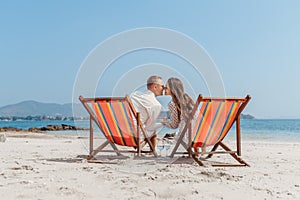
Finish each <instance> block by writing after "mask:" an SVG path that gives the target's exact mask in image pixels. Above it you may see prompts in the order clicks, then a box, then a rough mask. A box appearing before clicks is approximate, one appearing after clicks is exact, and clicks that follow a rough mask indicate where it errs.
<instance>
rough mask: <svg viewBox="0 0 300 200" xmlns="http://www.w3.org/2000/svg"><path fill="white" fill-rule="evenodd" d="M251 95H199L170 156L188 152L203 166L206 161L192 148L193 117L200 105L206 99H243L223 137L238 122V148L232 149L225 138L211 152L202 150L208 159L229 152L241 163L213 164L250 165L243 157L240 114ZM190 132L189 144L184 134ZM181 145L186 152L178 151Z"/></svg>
mask: <svg viewBox="0 0 300 200" xmlns="http://www.w3.org/2000/svg"><path fill="white" fill-rule="evenodd" d="M250 99H251V97H250V95H247V96H246V97H245V98H206V97H203V96H202V95H201V94H200V95H199V96H198V98H197V101H196V104H195V106H194V109H193V111H192V114H191V116H190V118H189V120H188V123H186V125H185V127H184V129H183V130H182V132H181V133H179V134H180V135H179V138H178V141H177V143H176V145H175V147H174V149H173V151H172V153H171V155H170V157H174V155H175V154H188V155H189V157H193V159H194V160H195V161H196V162H197V163H198V164H199V165H200V166H203V165H204V163H203V162H202V161H201V160H200V159H199V157H198V155H196V153H195V152H194V151H193V150H192V142H193V141H192V128H191V121H192V119H193V116H194V115H195V113H196V111H197V109H198V106H199V105H200V103H201V102H203V101H205V100H240V101H242V104H241V105H240V107H239V109H238V111H237V114H236V115H235V118H234V121H233V122H232V124H231V125H230V127H229V128H228V131H227V133H226V134H225V136H224V137H223V139H224V138H225V137H226V135H227V134H228V132H229V130H230V129H231V128H232V126H233V124H234V123H235V124H236V150H235V151H233V150H231V149H230V148H229V147H228V146H227V145H225V144H224V142H223V139H222V140H221V141H219V142H218V143H216V144H214V146H213V148H212V149H211V151H210V152H202V153H201V154H208V156H207V157H206V159H208V158H211V157H212V156H213V155H214V154H229V155H231V156H232V157H233V158H234V159H235V160H236V161H238V163H239V164H213V165H212V166H250V165H249V164H248V163H246V162H245V161H244V160H242V158H241V127H240V115H241V113H242V111H243V110H244V108H245V107H246V105H247V104H248V102H249V101H250ZM186 133H188V144H187V143H186V142H184V141H183V137H184V135H185V134H186ZM179 145H182V146H183V147H184V149H185V150H186V152H177V150H178V147H179ZM218 147H222V148H223V150H225V151H216V150H217V149H218Z"/></svg>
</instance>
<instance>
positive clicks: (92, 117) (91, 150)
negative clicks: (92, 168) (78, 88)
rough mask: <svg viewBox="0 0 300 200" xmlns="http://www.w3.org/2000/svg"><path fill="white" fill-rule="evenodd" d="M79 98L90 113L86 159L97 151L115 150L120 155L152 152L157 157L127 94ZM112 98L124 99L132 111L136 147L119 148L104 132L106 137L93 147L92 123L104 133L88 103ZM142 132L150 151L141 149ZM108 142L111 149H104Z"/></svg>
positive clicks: (89, 159) (93, 156) (90, 157)
mask: <svg viewBox="0 0 300 200" xmlns="http://www.w3.org/2000/svg"><path fill="white" fill-rule="evenodd" d="M79 100H80V101H81V103H82V104H83V106H84V107H85V109H86V110H87V112H88V113H89V115H90V135H89V155H88V156H87V160H88V161H91V159H93V158H94V159H95V155H96V154H98V153H99V152H115V153H116V154H117V155H121V153H136V154H137V155H138V156H140V155H141V153H153V155H154V156H155V157H157V153H156V151H155V147H154V146H153V144H152V143H151V141H150V138H149V137H148V135H147V132H146V130H145V129H144V127H143V124H142V122H141V120H140V113H139V112H136V111H135V108H134V106H133V104H132V102H131V101H130V98H129V97H128V95H126V96H125V97H103V98H84V97H82V96H80V97H79ZM112 100H119V101H126V102H127V103H128V105H129V107H130V110H131V112H132V113H133V116H134V118H135V120H136V123H137V124H136V128H137V146H136V148H133V149H132V150H119V149H118V148H117V146H116V144H115V143H113V142H111V141H110V140H108V138H107V137H106V135H105V134H103V135H104V136H105V137H106V141H105V142H104V143H102V144H101V145H100V146H98V147H97V148H96V149H94V123H95V124H96V125H97V126H98V127H99V129H100V131H102V132H103V133H104V131H103V130H102V128H101V125H100V123H99V121H98V118H97V116H96V115H95V113H94V112H93V110H92V108H91V107H90V106H89V105H88V104H89V103H91V102H96V101H112ZM141 132H142V134H143V136H144V138H145V140H144V141H145V142H146V143H148V144H149V147H150V151H142V145H141V143H142V142H141V141H140V140H141V137H140V134H141ZM108 144H110V145H111V147H112V148H113V150H104V148H105V147H106V146H107V145H108Z"/></svg>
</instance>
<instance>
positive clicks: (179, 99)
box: [162, 78, 205, 156]
mask: <svg viewBox="0 0 300 200" xmlns="http://www.w3.org/2000/svg"><path fill="white" fill-rule="evenodd" d="M165 95H170V96H171V97H172V100H171V101H170V102H169V104H168V108H169V111H170V121H167V120H164V121H163V122H162V124H163V125H165V126H167V127H168V128H172V129H176V128H178V127H179V132H182V130H183V128H184V126H185V124H186V123H187V121H188V120H189V117H190V116H191V114H192V110H193V108H194V105H195V103H194V101H193V99H192V98H191V97H190V96H189V95H188V94H187V93H185V92H184V88H183V84H182V82H181V80H180V79H178V78H169V79H168V81H167V83H166V86H165ZM204 150H205V149H202V151H204ZM195 152H196V155H197V156H198V149H195Z"/></svg>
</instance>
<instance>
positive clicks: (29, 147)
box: [0, 132, 300, 199]
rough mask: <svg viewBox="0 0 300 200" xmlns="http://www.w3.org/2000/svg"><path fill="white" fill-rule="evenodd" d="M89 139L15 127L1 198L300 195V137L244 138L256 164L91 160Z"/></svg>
mask: <svg viewBox="0 0 300 200" xmlns="http://www.w3.org/2000/svg"><path fill="white" fill-rule="evenodd" d="M84 144H86V140H85V139H78V138H77V137H74V136H73V137H70V136H69V137H58V136H49V135H43V134H35V133H30V134H25V133H12V132H11V133H7V140H6V141H5V142H4V143H0V148H1V150H0V158H1V161H0V166H1V167H0V199H300V156H299V155H300V143H283V142H282V143H279V142H268V141H247V140H246V141H245V140H243V141H242V147H243V148H242V150H243V151H242V154H243V159H244V160H245V161H247V162H248V163H249V164H250V165H251V167H227V168H224V167H210V166H208V167H200V166H198V165H197V164H196V163H193V164H171V165H170V164H168V163H169V162H170V160H164V159H157V160H155V159H152V158H149V157H146V158H144V157H142V158H140V159H133V157H132V156H131V157H130V158H128V159H114V160H111V161H114V162H117V163H118V164H95V163H87V162H86V161H85V159H83V156H84V155H87V150H86V148H85V146H84ZM104 158H105V157H104Z"/></svg>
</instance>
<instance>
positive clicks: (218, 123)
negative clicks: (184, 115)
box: [191, 95, 250, 147]
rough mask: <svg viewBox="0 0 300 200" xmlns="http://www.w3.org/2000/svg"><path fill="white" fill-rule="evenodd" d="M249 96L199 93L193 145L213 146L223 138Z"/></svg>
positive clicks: (192, 135) (192, 137) (193, 126)
mask: <svg viewBox="0 0 300 200" xmlns="http://www.w3.org/2000/svg"><path fill="white" fill-rule="evenodd" d="M248 97H249V99H250V96H247V97H246V98H227V99H226V98H223V99H221V98H203V97H202V96H201V95H199V97H198V100H197V103H196V105H195V109H194V113H197V115H195V116H194V120H195V122H194V124H193V125H192V131H191V142H192V146H193V147H204V146H211V145H214V144H216V143H218V142H219V141H221V140H223V138H224V137H225V136H226V134H227V133H228V131H229V130H230V128H231V127H232V125H233V124H234V122H235V120H236V119H237V117H238V116H239V115H240V114H241V112H242V110H243V109H244V107H245V106H246V104H247V102H248V101H249V100H248ZM198 108H199V110H198ZM197 110H198V112H196V111H197Z"/></svg>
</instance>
